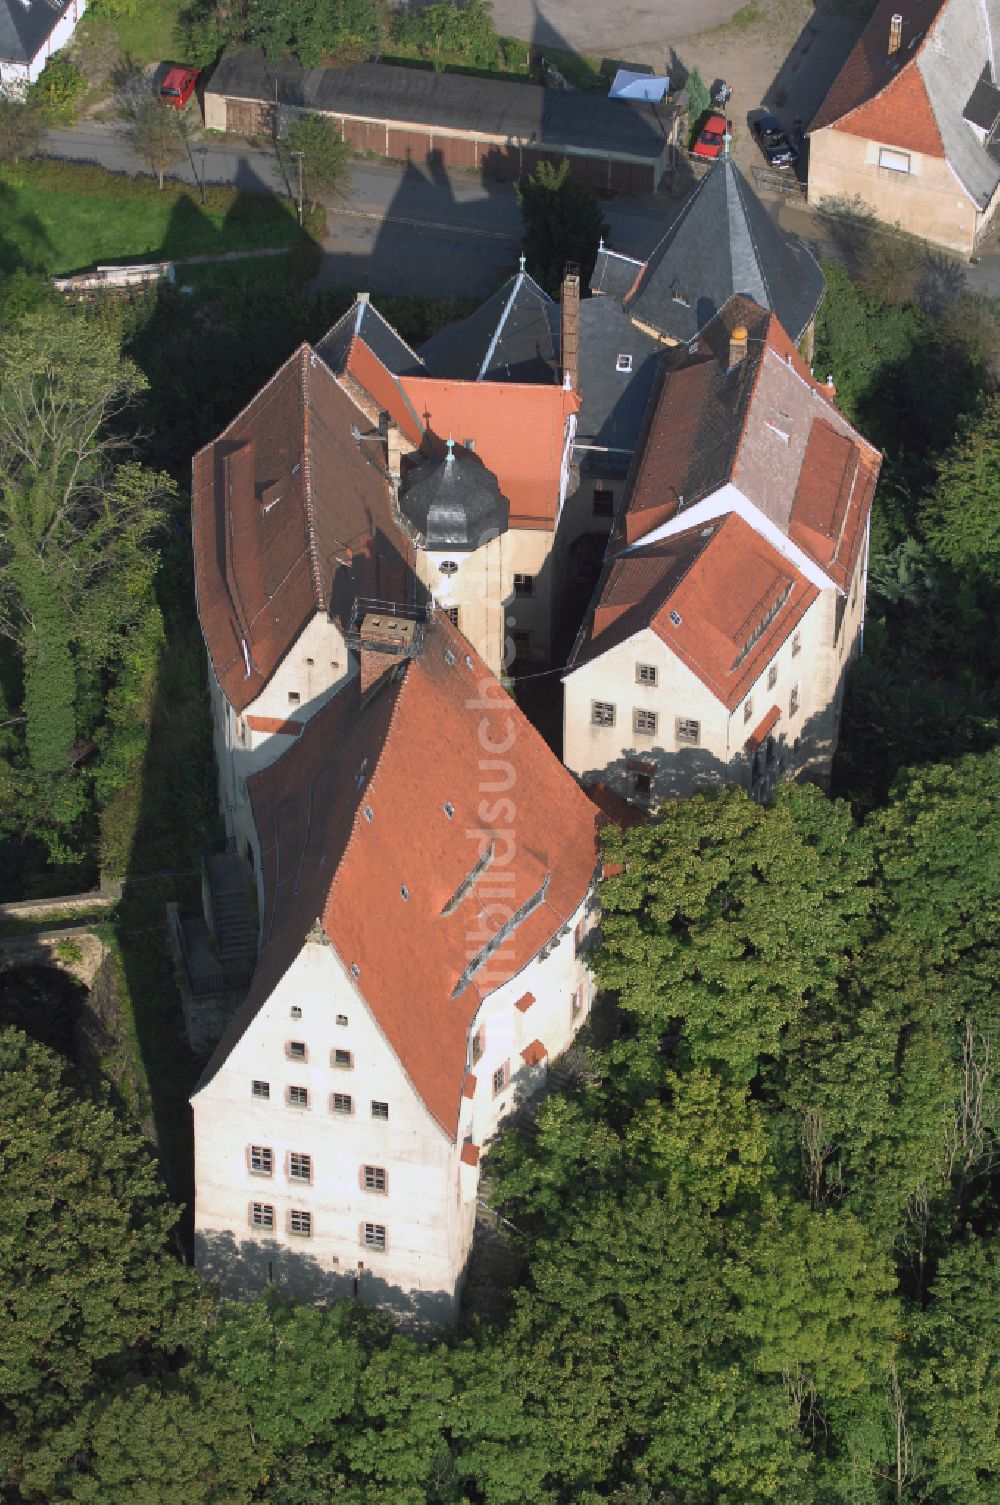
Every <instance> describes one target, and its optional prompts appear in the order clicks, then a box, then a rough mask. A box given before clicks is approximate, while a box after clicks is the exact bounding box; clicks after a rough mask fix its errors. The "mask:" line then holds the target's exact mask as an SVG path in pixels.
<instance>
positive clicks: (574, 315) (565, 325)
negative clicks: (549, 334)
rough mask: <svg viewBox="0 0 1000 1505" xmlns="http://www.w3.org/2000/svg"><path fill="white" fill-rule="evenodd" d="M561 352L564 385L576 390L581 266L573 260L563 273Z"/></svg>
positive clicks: (578, 370)
mask: <svg viewBox="0 0 1000 1505" xmlns="http://www.w3.org/2000/svg"><path fill="white" fill-rule="evenodd" d="M559 354H560V357H561V359H562V368H563V386H564V387H565V388H566V390H567V391H568V392H575V391H577V390H578V388H579V385H580V268H579V267H578V266H576V265H575V264H574V263H573V262H571V261H568V262H567V263H566V270H565V272H564V273H563V283H562V313H561V318H560V327H559Z"/></svg>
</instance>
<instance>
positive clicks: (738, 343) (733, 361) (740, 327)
mask: <svg viewBox="0 0 1000 1505" xmlns="http://www.w3.org/2000/svg"><path fill="white" fill-rule="evenodd" d="M749 338H750V336H749V335H748V334H747V327H746V325H745V324H737V326H736V328H735V329H734V330H733V331H732V333H731V334H730V336H729V369H730V371H735V370H736V367H737V366H738V365H739V364H740V362H741V361H742V360H743V359H744V357H745V356H746V353H747V341H748V339H749Z"/></svg>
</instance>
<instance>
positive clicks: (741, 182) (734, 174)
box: [726, 162, 774, 309]
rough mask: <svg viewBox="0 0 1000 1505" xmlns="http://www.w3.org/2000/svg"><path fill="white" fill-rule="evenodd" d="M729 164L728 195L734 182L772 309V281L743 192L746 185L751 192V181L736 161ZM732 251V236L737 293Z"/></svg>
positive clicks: (733, 281)
mask: <svg viewBox="0 0 1000 1505" xmlns="http://www.w3.org/2000/svg"><path fill="white" fill-rule="evenodd" d="M727 165H728V166H729V167H730V168H731V169H732V170H731V171H730V172H729V173H728V174H727V176H726V197H727V198H728V197H729V184H730V183H732V184H733V186H734V187H735V189H736V199H737V202H738V204H739V208H740V212H741V214H742V215H743V224H744V226H745V227H746V233H747V236H748V238H749V241H750V246H751V249H752V251H753V259H754V265H755V266H756V268H757V271H758V272H759V274H760V280H761V282H762V283H763V284H764V292H765V294H766V295H767V307H768V309H771V308H773V306H774V299H773V297H772V295H771V285H770V282H769V281H768V277H767V272H766V270H765V268H764V258H763V256H762V255H761V247H760V243H759V242H758V240H757V237H756V235H755V234H754V230H753V225H752V224H751V222H750V211H749V208H748V207H747V201H746V199H745V197H744V194H743V188H744V186H745V187H746V189H747V191H748V192H749V189H750V185H749V183H747V182H746V179H745V178H744V177H743V174H742V173H741V172H740V171H739V170H738V169H737V167H736V163H735V162H727ZM732 253H733V242H732V238H730V241H729V255H730V262H729V265H730V269H731V271H732V278H731V281H732V284H733V292H734V294H735V292H736V269H735V267H733V262H732Z"/></svg>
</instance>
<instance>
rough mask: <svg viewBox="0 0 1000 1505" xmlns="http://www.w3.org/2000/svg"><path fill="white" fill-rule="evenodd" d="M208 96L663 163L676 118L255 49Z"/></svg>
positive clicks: (522, 87)
mask: <svg viewBox="0 0 1000 1505" xmlns="http://www.w3.org/2000/svg"><path fill="white" fill-rule="evenodd" d="M8 3H17V0H8ZM276 86H277V88H276ZM208 92H209V93H211V94H217V95H222V96H224V97H227V98H233V99H260V100H267V101H270V102H273V101H274V99H275V96H276V94H277V101H278V104H279V105H286V106H291V107H292V108H297V109H302V108H305V109H310V110H318V111H325V112H327V113H329V114H334V115H336V114H340V113H344V114H348V115H354V116H357V117H359V118H361V119H369V120H393V121H397V122H399V123H401V124H409V125H437V126H441V127H442V128H450V129H453V130H459V131H463V130H464V131H478V132H480V133H481V134H482V135H484V136H498V137H500V138H502V139H503V140H505V141H515V142H516V141H531V142H537V143H538V144H539V145H542V144H543V143H544V144H546V145H548V146H552V147H572V148H575V149H576V150H578V151H592V152H596V153H598V154H599V155H601V156H604V155H605V154H606V153H609V152H610V153H615V154H617V155H619V156H622V157H626V158H629V159H639V160H642V161H656V160H657V159H658V158H659V157H660V155H661V153H662V152H663V150H664V148H665V146H666V142H667V139H668V136H669V130H670V122H671V120H672V118H673V110H672V109H669V108H666V109H665V108H663V107H662V106H658V105H651V104H646V103H644V102H642V101H640V100H634V99H608V98H606V97H602V96H600V95H595V94H580V93H576V92H574V91H572V90H570V91H567V90H564V89H543V88H540V87H539V86H538V85H536V84H517V83H507V82H505V81H503V80H502V79H492V78H467V77H465V76H464V75H460V74H456V73H434V72H433V71H425V70H423V69H421V68H401V67H397V66H393V65H392V64H389V63H359V64H358V65H357V66H356V67H354V68H309V69H305V68H303V67H302V66H301V65H300V64H299V63H297V62H296V61H295V60H294V58H282V59H280V60H279V61H278V62H277V63H270V62H268V60H267V59H266V58H265V56H264V54H263V52H261V51H260V50H259V49H257V48H252V49H247V50H244V51H239V52H231V53H227V54H226V56H225V57H224V58H223V59H222V61H221V63H220V64H219V66H218V68H217V69H216V70H215V73H214V75H213V77H212V80H211V82H210V83H209V85H208Z"/></svg>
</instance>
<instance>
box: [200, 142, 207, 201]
mask: <svg viewBox="0 0 1000 1505" xmlns="http://www.w3.org/2000/svg"><path fill="white" fill-rule="evenodd" d="M198 155H199V157H200V158H201V202H202V204H203V205H204V203H205V158H206V157H207V156H208V147H207V146H199V148H198Z"/></svg>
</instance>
